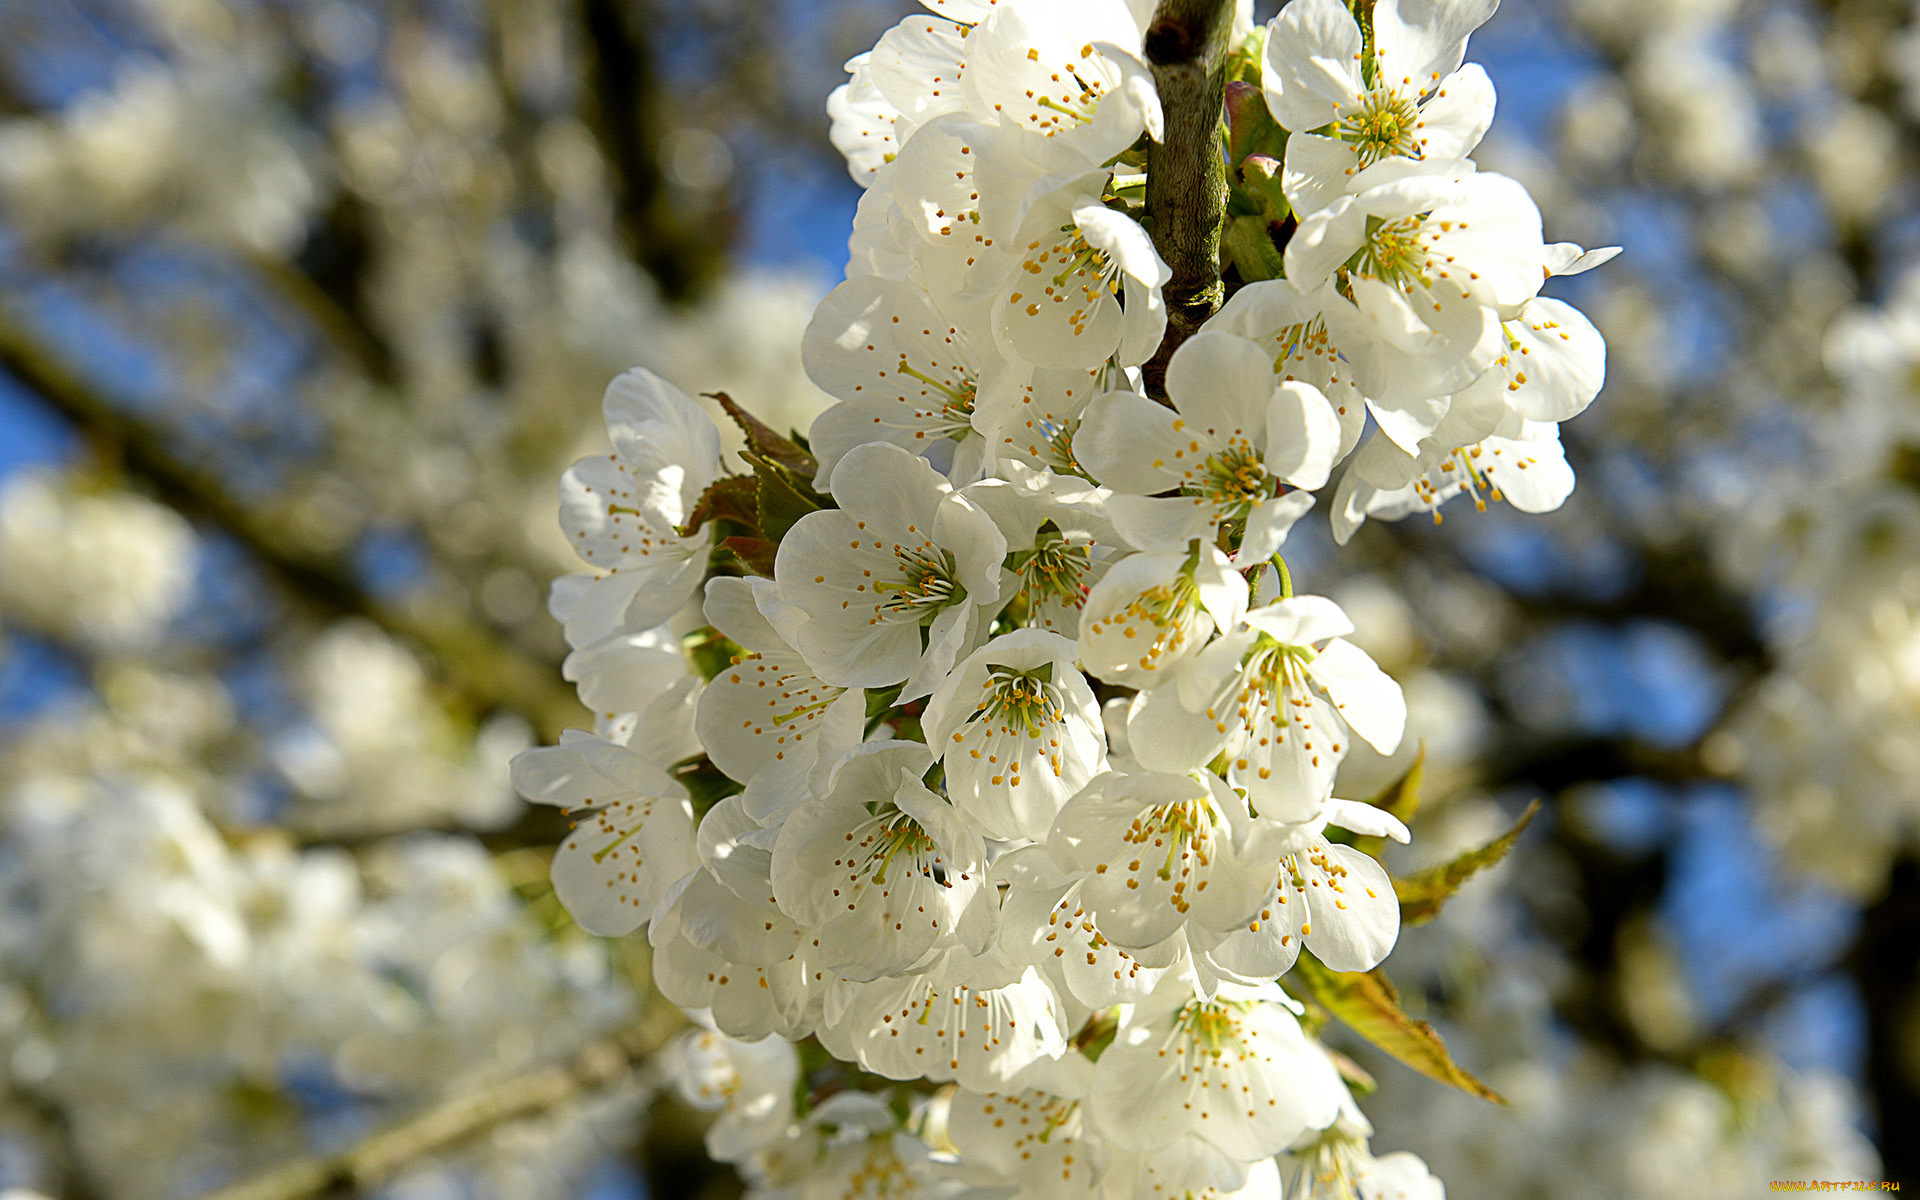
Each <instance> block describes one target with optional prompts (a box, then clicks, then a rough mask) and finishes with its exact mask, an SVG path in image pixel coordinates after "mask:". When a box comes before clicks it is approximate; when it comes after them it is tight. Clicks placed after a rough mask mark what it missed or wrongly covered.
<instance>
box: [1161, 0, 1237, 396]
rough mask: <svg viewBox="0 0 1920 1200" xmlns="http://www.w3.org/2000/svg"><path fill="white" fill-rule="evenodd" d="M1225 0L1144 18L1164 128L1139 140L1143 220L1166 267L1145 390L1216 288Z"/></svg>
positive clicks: (1216, 301) (1205, 312)
mask: <svg viewBox="0 0 1920 1200" xmlns="http://www.w3.org/2000/svg"><path fill="white" fill-rule="evenodd" d="M1233 8H1234V6H1233V0H1161V3H1160V7H1159V9H1158V10H1157V11H1156V12H1155V13H1154V14H1153V22H1152V24H1150V25H1149V26H1147V35H1146V43H1145V48H1146V56H1147V65H1148V66H1149V67H1151V68H1152V69H1153V85H1154V88H1155V89H1156V90H1158V92H1159V93H1160V106H1161V108H1162V109H1163V110H1164V111H1165V113H1166V138H1165V140H1164V141H1163V142H1161V143H1159V144H1157V145H1150V146H1149V148H1148V150H1147V227H1148V229H1149V230H1150V231H1151V232H1152V234H1153V245H1154V249H1156V250H1158V251H1159V252H1160V257H1161V258H1163V259H1165V260H1166V262H1167V266H1169V267H1170V268H1172V270H1173V277H1172V278H1171V279H1169V280H1168V281H1167V285H1166V287H1165V289H1163V295H1164V296H1165V298H1166V305H1167V333H1166V337H1165V338H1163V339H1162V340H1161V342H1160V349H1159V350H1158V351H1157V352H1155V354H1154V356H1153V357H1152V358H1151V359H1149V360H1148V362H1147V364H1146V367H1145V368H1144V373H1145V375H1146V386H1147V393H1148V394H1149V395H1151V396H1153V397H1154V398H1155V399H1157V400H1160V401H1162V402H1164V401H1165V399H1166V377H1167V362H1168V360H1169V359H1171V358H1172V357H1173V352H1174V351H1175V350H1178V349H1179V348H1180V345H1181V343H1183V342H1185V341H1186V340H1187V339H1188V338H1190V337H1192V336H1193V335H1194V334H1195V333H1197V332H1198V331H1199V329H1200V326H1201V325H1202V324H1204V323H1205V322H1206V319H1207V318H1208V317H1211V316H1212V315H1213V314H1214V313H1215V312H1217V311H1219V308H1220V303H1221V300H1222V298H1223V289H1222V287H1221V283H1220V233H1221V229H1222V227H1223V225H1224V223H1225V214H1226V205H1227V164H1226V159H1225V158H1224V157H1223V155H1222V154H1221V150H1220V119H1221V110H1222V106H1223V105H1224V103H1225V100H1226V86H1227V43H1228V40H1229V37H1230V36H1231V34H1232V32H1233Z"/></svg>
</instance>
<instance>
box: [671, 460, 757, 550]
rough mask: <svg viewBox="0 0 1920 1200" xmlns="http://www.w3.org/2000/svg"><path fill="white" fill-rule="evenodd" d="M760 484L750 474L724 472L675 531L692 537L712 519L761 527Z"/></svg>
mask: <svg viewBox="0 0 1920 1200" xmlns="http://www.w3.org/2000/svg"><path fill="white" fill-rule="evenodd" d="M758 491H759V488H758V486H757V484H756V483H755V482H754V480H753V477H752V476H749V475H723V476H721V477H720V478H718V479H716V480H714V481H713V483H712V484H710V485H709V486H708V487H707V490H706V491H704V492H702V493H700V499H698V500H697V501H695V502H694V505H693V512H691V513H689V514H688V516H687V521H686V524H684V525H682V526H680V528H679V529H676V530H675V531H674V532H675V533H678V534H679V535H680V536H681V537H692V536H693V535H694V534H696V533H698V532H700V527H701V526H702V525H705V524H706V523H707V522H708V521H736V522H738V523H739V524H741V525H744V526H746V527H747V528H748V529H755V528H758V523H759V520H760V508H759V499H758V495H757V493H758Z"/></svg>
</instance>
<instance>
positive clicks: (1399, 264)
mask: <svg viewBox="0 0 1920 1200" xmlns="http://www.w3.org/2000/svg"><path fill="white" fill-rule="evenodd" d="M1426 224H1427V215H1426V214H1425V213H1415V214H1414V215H1413V216H1410V217H1401V218H1400V219H1398V220H1394V221H1388V220H1384V219H1382V218H1380V217H1368V218H1367V241H1366V244H1365V245H1363V246H1361V247H1360V249H1359V250H1358V251H1356V252H1355V254H1354V258H1353V263H1352V266H1351V270H1352V271H1353V273H1354V274H1356V275H1364V276H1366V277H1368V278H1371V279H1378V280H1381V281H1383V282H1385V283H1391V284H1396V285H1400V286H1406V285H1409V284H1414V283H1418V284H1420V285H1422V286H1429V285H1430V281H1429V280H1428V279H1427V278H1426V271H1427V268H1428V266H1430V265H1431V262H1432V260H1431V258H1430V256H1429V255H1428V254H1427V248H1426V244H1425V242H1426V237H1427V235H1426Z"/></svg>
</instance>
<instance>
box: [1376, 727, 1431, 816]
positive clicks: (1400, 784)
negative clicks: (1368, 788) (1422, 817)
mask: <svg viewBox="0 0 1920 1200" xmlns="http://www.w3.org/2000/svg"><path fill="white" fill-rule="evenodd" d="M1426 781H1427V744H1426V743H1425V742H1421V743H1420V748H1419V750H1417V751H1416V752H1415V753H1414V756H1413V764H1412V765H1411V766H1409V767H1408V768H1407V770H1406V773H1405V774H1403V775H1401V776H1400V778H1398V779H1396V780H1394V781H1393V782H1392V783H1390V784H1388V785H1387V786H1386V787H1384V788H1381V789H1380V792H1379V794H1378V795H1375V796H1371V797H1368V799H1367V803H1368V804H1371V805H1373V806H1374V807H1375V808H1384V809H1386V810H1387V811H1388V812H1390V813H1392V814H1393V815H1394V816H1396V817H1399V818H1400V823H1401V824H1403V825H1405V824H1410V823H1411V822H1412V821H1413V818H1414V816H1415V814H1417V813H1418V812H1419V811H1420V786H1421V785H1422V784H1424V783H1425V782H1426Z"/></svg>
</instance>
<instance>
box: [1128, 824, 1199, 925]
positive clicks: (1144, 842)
mask: <svg viewBox="0 0 1920 1200" xmlns="http://www.w3.org/2000/svg"><path fill="white" fill-rule="evenodd" d="M1213 822H1214V815H1213V807H1212V806H1211V805H1209V804H1208V803H1207V802H1206V801H1205V800H1203V799H1201V798H1199V797H1194V798H1192V799H1188V800H1178V801H1175V802H1173V803H1171V804H1156V805H1154V806H1153V807H1152V808H1150V809H1148V810H1147V811H1146V812H1144V813H1142V814H1140V815H1139V816H1137V817H1135V818H1134V819H1133V823H1132V824H1130V825H1128V826H1127V832H1126V833H1125V834H1124V835H1123V837H1124V839H1125V841H1126V842H1127V843H1128V844H1129V845H1133V846H1152V847H1153V848H1154V849H1156V850H1157V849H1165V850H1166V859H1165V861H1164V862H1162V863H1161V864H1160V868H1159V870H1157V871H1156V872H1155V874H1157V875H1158V876H1159V877H1160V878H1161V879H1162V880H1173V879H1174V877H1175V876H1176V875H1177V876H1179V878H1178V879H1177V880H1175V882H1174V884H1173V906H1174V907H1175V908H1177V909H1179V910H1180V911H1181V912H1185V911H1187V908H1188V906H1189V904H1190V901H1191V897H1188V896H1184V895H1183V893H1184V892H1185V891H1186V890H1187V885H1188V884H1189V883H1190V882H1191V876H1192V874H1193V869H1194V867H1196V866H1202V867H1204V866H1206V865H1207V864H1208V863H1210V862H1212V861H1213V855H1212V853H1211V846H1212V841H1213ZM1142 857H1145V855H1142Z"/></svg>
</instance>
